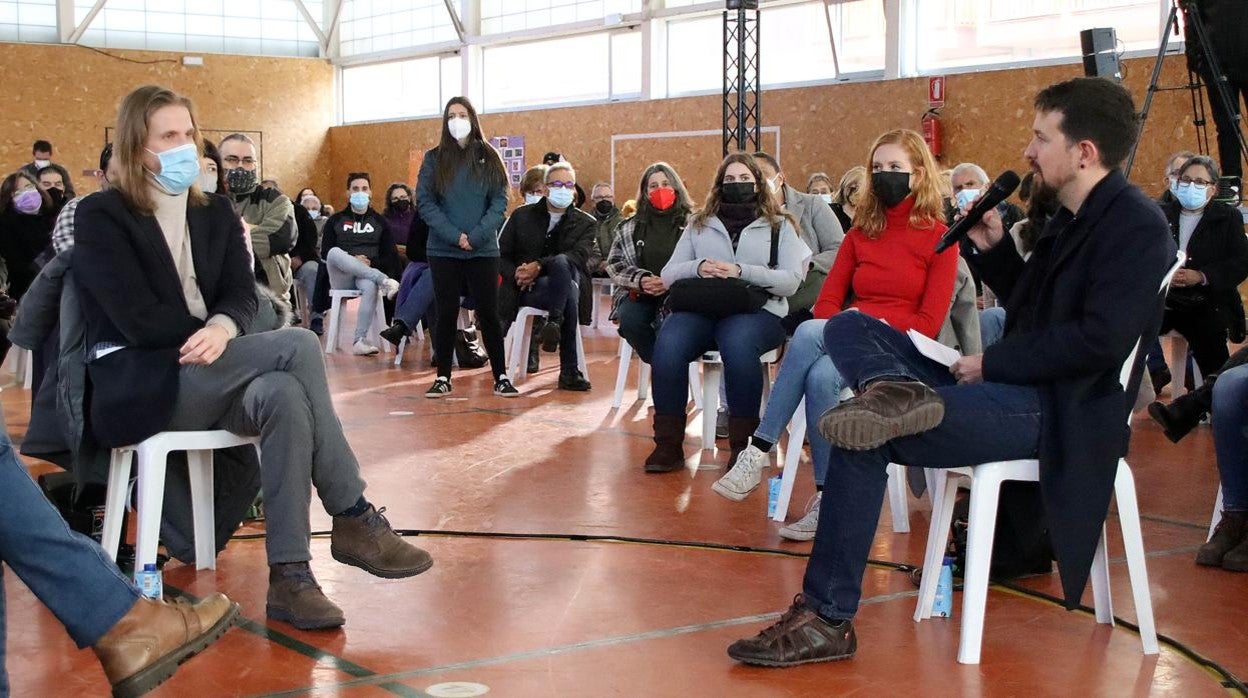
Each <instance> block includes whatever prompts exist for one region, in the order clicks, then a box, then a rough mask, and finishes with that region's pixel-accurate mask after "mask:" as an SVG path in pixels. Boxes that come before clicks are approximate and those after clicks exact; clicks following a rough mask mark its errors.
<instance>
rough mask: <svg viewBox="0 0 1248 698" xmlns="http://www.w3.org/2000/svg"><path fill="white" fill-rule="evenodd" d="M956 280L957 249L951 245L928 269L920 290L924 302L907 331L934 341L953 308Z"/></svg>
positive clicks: (911, 320)
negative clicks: (911, 330) (921, 290)
mask: <svg viewBox="0 0 1248 698" xmlns="http://www.w3.org/2000/svg"><path fill="white" fill-rule="evenodd" d="M957 280H958V246H957V245H954V246H953V247H950V248H949V249H947V250H945V251H944V252H941V253H940V254H938V255H936V257H935V259H933V260H932V262H931V264H929V265H928V268H927V283H926V284H925V285H924V287H923V298H922V299H921V300H920V301H919V312H918V313H916V314H915V316H914V317H913V318H911V319H910V322H909V323H908V324H909V325H910V327H913V328H914V329H916V330H918V331H919V332H922V333H923V334H925V335H927V336H928V337H931V338H932V339H935V338H936V335H937V334H939V333H940V328H941V326H942V325H944V324H945V317H946V316H948V315H949V308H950V307H951V306H952V305H953V287H954V285H955V284H956V283H957Z"/></svg>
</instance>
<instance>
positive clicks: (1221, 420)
mask: <svg viewBox="0 0 1248 698" xmlns="http://www.w3.org/2000/svg"><path fill="white" fill-rule="evenodd" d="M1212 415H1213V447H1214V449H1215V450H1216V451H1217V454H1218V476H1219V477H1220V478H1221V480H1222V508H1223V509H1224V510H1226V511H1248V365H1242V366H1236V367H1235V368H1232V369H1231V370H1229V371H1226V372H1224V373H1223V374H1222V375H1220V376H1218V380H1217V382H1216V383H1214V384H1213V411H1212Z"/></svg>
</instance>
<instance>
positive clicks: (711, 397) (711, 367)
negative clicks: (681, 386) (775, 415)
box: [699, 349, 780, 467]
mask: <svg viewBox="0 0 1248 698" xmlns="http://www.w3.org/2000/svg"><path fill="white" fill-rule="evenodd" d="M779 360H780V350H779V349H772V350H771V351H769V352H767V353H766V354H763V355H762V356H760V357H758V361H759V364H760V365H761V366H762V370H763V400H762V406H761V407H760V408H759V412H760V414H761V413H762V411H763V410H765V409H766V408H767V396H769V395H771V365H772V364H774V363H776V362H777V361H779ZM699 361H700V362H701V364H702V449H703V450H711V451H713V450H715V414H716V413H717V412H719V383H720V381H721V380H723V375H724V362H723V360H721V359H720V357H719V352H717V351H708V352H706V353H705V354H703V355H702V358H701V359H700V360H699ZM708 467H710V466H709V465H708ZM715 467H718V466H715Z"/></svg>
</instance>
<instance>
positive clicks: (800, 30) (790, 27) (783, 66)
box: [721, 2, 879, 85]
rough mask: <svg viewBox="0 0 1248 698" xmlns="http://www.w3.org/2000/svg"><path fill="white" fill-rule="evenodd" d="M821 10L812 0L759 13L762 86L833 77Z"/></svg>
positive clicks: (824, 7)
mask: <svg viewBox="0 0 1248 698" xmlns="http://www.w3.org/2000/svg"><path fill="white" fill-rule="evenodd" d="M877 4H879V3H877ZM825 11H826V6H825V5H824V4H823V3H822V2H812V3H806V4H803V5H789V6H787V7H774V8H769V9H765V10H763V11H762V12H761V13H760V14H761V18H760V19H759V23H760V24H761V27H762V32H761V34H762V40H761V42H762V46H761V48H760V53H761V59H762V68H763V75H762V78H763V84H764V85H775V84H777V83H786V82H803V81H807V80H831V79H832V78H835V77H836V69H835V68H834V67H833V63H832V44H831V42H830V41H828V20H827V18H826V17H825V16H824V12H825ZM721 21H722V20H721ZM721 71H722V68H721Z"/></svg>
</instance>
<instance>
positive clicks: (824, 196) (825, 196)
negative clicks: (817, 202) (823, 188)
mask: <svg viewBox="0 0 1248 698" xmlns="http://www.w3.org/2000/svg"><path fill="white" fill-rule="evenodd" d="M819 198H820V199H823V203H825V204H827V205H829V206H831V205H832V195H831V194H820V195H819Z"/></svg>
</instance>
